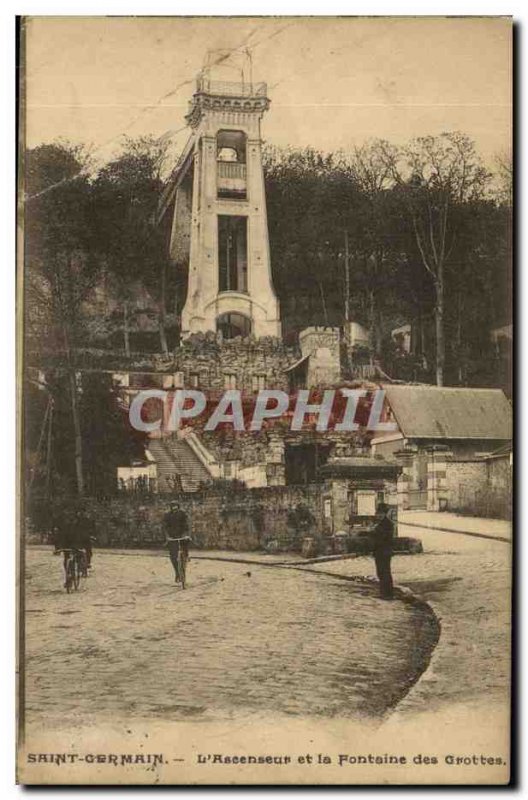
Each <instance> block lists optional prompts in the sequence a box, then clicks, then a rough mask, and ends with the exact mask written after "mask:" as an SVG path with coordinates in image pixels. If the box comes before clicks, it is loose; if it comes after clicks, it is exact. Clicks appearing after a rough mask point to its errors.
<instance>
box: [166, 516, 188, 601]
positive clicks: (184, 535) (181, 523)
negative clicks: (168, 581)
mask: <svg viewBox="0 0 528 800" xmlns="http://www.w3.org/2000/svg"><path fill="white" fill-rule="evenodd" d="M163 530H164V533H165V544H166V545H167V548H168V551H169V556H170V560H171V564H172V566H173V568H174V580H175V582H176V583H178V581H180V582H181V583H182V585H183V584H184V580H185V574H184V571H185V564H186V563H187V561H189V545H190V543H191V537H190V536H189V535H188V530H189V523H188V520H187V515H186V513H185V512H184V511H182V509H181V508H180V504H179V503H178V502H172V503H171V504H170V506H169V511H168V512H167V513H166V514H165V517H164V518H163Z"/></svg>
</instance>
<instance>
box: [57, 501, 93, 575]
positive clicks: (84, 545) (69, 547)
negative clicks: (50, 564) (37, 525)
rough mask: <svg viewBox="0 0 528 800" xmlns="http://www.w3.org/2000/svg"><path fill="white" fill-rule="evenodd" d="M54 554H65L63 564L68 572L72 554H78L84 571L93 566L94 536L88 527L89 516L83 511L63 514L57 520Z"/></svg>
mask: <svg viewBox="0 0 528 800" xmlns="http://www.w3.org/2000/svg"><path fill="white" fill-rule="evenodd" d="M54 545H55V551H54V554H55V555H58V554H59V553H60V552H62V554H63V566H64V571H65V573H66V568H67V564H68V559H69V557H70V555H71V554H72V553H73V554H78V555H79V557H80V559H81V563H82V564H83V567H84V569H83V571H84V572H85V573H86V569H88V568H89V567H90V566H91V560H92V536H91V535H90V529H89V527H88V522H87V518H86V517H85V516H84V514H83V512H82V511H77V512H76V513H74V514H73V515H69V514H62V515H61V516H60V518H59V519H57V520H56V522H55V529H54Z"/></svg>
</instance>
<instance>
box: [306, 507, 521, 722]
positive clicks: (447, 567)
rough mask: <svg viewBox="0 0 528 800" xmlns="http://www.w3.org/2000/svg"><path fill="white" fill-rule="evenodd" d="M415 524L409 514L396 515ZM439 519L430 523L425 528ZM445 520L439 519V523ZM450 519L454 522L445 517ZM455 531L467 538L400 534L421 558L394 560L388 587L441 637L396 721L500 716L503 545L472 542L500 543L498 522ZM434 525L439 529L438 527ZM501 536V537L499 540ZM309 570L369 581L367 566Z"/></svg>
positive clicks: (506, 586)
mask: <svg viewBox="0 0 528 800" xmlns="http://www.w3.org/2000/svg"><path fill="white" fill-rule="evenodd" d="M402 516H404V518H405V519H407V518H410V519H412V520H413V521H414V522H415V519H414V518H415V517H416V516H417V515H413V514H412V512H410V513H409V514H408V515H402ZM441 516H442V515H440V514H436V515H427V514H422V517H424V518H425V517H430V522H429V524H437V523H436V522H433V521H434V520H435V519H436V518H440V517H441ZM446 516H447V515H446ZM451 516H453V517H454V515H451ZM457 521H458V524H459V527H460V529H463V526H467V529H468V530H470V531H472V532H473V531H474V535H464V534H462V533H447V532H445V531H441V530H428V529H426V528H419V527H412V528H411V527H409V528H408V527H405V526H403V525H402V526H401V533H402V534H403V535H412V536H417V537H419V538H420V539H421V541H422V543H423V548H424V552H423V554H420V555H416V556H405V555H401V556H395V557H394V558H393V559H392V572H393V575H394V581H395V583H396V584H398V585H400V586H403V587H407V588H409V589H410V590H411V591H412V592H413V593H414V594H415V595H417V596H418V597H420V598H422V599H423V600H425V601H426V602H427V603H429V604H430V605H431V607H432V608H433V610H434V611H435V614H436V615H437V617H438V619H439V621H440V624H441V634H440V639H439V642H438V645H437V647H436V648H435V652H434V655H433V660H432V663H431V666H430V667H429V669H428V670H427V672H426V674H425V675H424V676H423V677H422V679H421V680H420V681H419V683H418V685H417V686H416V687H415V688H414V689H413V690H411V692H410V693H409V695H408V696H407V697H406V698H405V699H404V701H403V702H402V704H401V706H399V708H398V713H400V714H404V713H407V714H409V713H412V714H416V713H430V712H431V711H433V710H436V709H439V710H441V709H447V708H449V709H450V713H451V712H452V710H453V708H454V707H455V706H457V705H458V706H460V707H461V708H463V709H464V711H463V713H464V714H465V713H467V710H468V709H476V710H477V711H482V713H484V714H486V715H488V716H489V715H490V714H491V711H492V709H495V708H497V709H501V714H502V716H504V714H506V715H507V704H508V699H509V681H510V655H509V654H510V646H511V645H510V635H511V630H510V628H511V626H510V614H511V590H510V586H511V545H510V544H509V543H508V541H506V540H504V541H503V540H492V539H488V538H480V534H482V535H485V536H487V535H495V534H500V535H506V534H507V533H508V532H509V526H508V523H506V522H497V521H496V520H491V521H490V520H480V519H476V518H473V519H469V520H467V519H466V518H463V517H457ZM438 524H441V523H438ZM505 532H506V533H505ZM313 568H314V569H316V570H321V571H323V570H324V571H325V572H332V573H334V574H339V575H346V576H361V575H365V574H370V575H372V574H373V565H372V563H371V562H370V563H369V559H365V558H359V559H353V560H347V561H339V562H332V563H330V564H328V563H325V564H321V565H314V567H313Z"/></svg>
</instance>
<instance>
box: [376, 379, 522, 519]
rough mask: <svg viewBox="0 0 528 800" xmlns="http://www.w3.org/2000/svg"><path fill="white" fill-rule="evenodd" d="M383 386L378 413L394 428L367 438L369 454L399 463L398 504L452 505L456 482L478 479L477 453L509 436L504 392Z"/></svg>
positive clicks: (508, 409)
mask: <svg viewBox="0 0 528 800" xmlns="http://www.w3.org/2000/svg"><path fill="white" fill-rule="evenodd" d="M383 388H384V389H385V411H384V419H385V420H386V421H390V420H392V421H393V422H394V423H395V426H396V429H395V431H394V433H389V434H385V435H383V436H379V437H375V438H373V439H372V442H371V446H372V450H373V452H374V454H376V455H382V456H384V457H389V456H397V457H398V458H399V459H400V461H401V463H402V464H403V466H404V471H403V475H402V479H401V482H400V485H399V492H400V495H401V497H400V505H401V506H402V507H406V508H428V509H429V510H442V509H448V508H451V509H452V510H454V507H453V506H454V504H455V505H456V502H455V500H454V497H455V493H456V491H457V490H458V488H459V487H460V486H461V485H468V486H469V487H471V486H473V485H476V483H478V482H479V480H480V478H479V476H480V474H481V472H482V464H483V458H484V457H485V456H489V455H490V454H492V453H493V452H495V451H497V450H498V449H499V448H502V447H505V446H508V445H509V444H510V442H511V438H512V409H511V405H510V403H509V401H508V399H507V398H506V395H505V394H504V392H503V391H502V390H501V389H468V388H454V387H443V386H442V387H438V386H413V385H384V386H383ZM455 465H458V466H455ZM472 465H473V466H472Z"/></svg>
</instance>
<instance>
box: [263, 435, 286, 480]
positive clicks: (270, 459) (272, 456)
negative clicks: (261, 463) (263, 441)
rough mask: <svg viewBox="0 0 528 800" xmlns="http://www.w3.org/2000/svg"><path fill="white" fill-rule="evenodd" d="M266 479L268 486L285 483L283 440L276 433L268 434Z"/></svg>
mask: <svg viewBox="0 0 528 800" xmlns="http://www.w3.org/2000/svg"><path fill="white" fill-rule="evenodd" d="M266 480H267V483H268V486H285V485H286V466H285V464H284V440H283V439H282V438H281V437H280V436H279V435H278V434H273V433H271V434H269V440H268V447H267V452H266Z"/></svg>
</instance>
